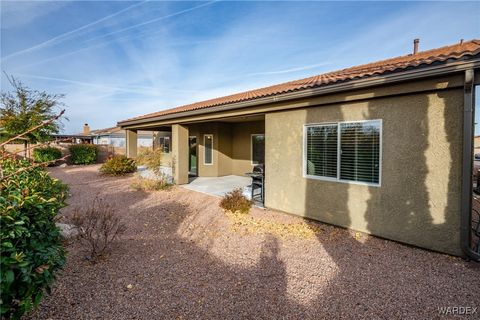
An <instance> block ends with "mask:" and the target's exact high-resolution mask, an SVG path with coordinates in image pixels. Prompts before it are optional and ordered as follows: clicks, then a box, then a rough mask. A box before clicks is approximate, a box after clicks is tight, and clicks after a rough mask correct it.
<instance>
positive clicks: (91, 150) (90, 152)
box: [68, 144, 98, 164]
mask: <svg viewBox="0 0 480 320" xmlns="http://www.w3.org/2000/svg"><path fill="white" fill-rule="evenodd" d="M68 150H69V151H70V161H71V162H72V163H73V164H91V163H95V162H96V161H97V154H98V149H97V147H96V146H94V145H93V144H74V145H72V146H70V147H69V148H68Z"/></svg>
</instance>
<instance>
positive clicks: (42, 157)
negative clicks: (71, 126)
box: [33, 146, 62, 163]
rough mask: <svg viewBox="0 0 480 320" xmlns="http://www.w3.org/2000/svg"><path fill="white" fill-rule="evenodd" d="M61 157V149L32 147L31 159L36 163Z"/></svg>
mask: <svg viewBox="0 0 480 320" xmlns="http://www.w3.org/2000/svg"><path fill="white" fill-rule="evenodd" d="M61 157H62V151H61V150H60V149H58V148H55V147H50V146H46V147H41V148H37V149H33V160H34V161H35V162H37V163H41V162H50V161H53V160H57V159H60V158H61Z"/></svg>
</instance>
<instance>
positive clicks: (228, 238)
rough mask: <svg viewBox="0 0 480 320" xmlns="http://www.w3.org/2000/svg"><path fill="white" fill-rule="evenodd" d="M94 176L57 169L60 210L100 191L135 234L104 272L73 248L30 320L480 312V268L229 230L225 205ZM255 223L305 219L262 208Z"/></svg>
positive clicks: (371, 241)
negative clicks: (63, 200) (63, 196)
mask: <svg viewBox="0 0 480 320" xmlns="http://www.w3.org/2000/svg"><path fill="white" fill-rule="evenodd" d="M97 170H98V166H88V167H67V168H63V169H62V168H53V169H52V170H51V171H52V175H54V176H55V177H57V178H59V179H61V180H63V181H64V182H66V183H68V184H69V185H70V190H71V193H72V196H71V198H70V199H69V203H70V206H69V207H67V208H65V210H64V214H66V215H68V214H69V213H70V212H71V211H72V210H73V209H74V208H75V207H77V206H82V205H85V204H86V203H90V202H91V201H92V199H93V198H94V197H95V196H97V195H98V196H100V197H103V198H104V199H108V201H109V202H110V203H112V205H113V206H114V207H115V208H116V210H117V213H118V214H119V215H121V216H122V217H123V219H125V222H126V223H127V225H128V230H127V232H126V233H125V234H124V235H123V237H122V239H121V241H119V242H118V244H117V246H116V248H115V250H114V251H113V252H112V254H111V255H110V256H109V257H108V259H107V260H106V261H103V262H101V263H99V264H96V265H91V264H89V263H88V262H87V261H86V260H85V259H84V253H83V252H82V251H81V249H80V247H79V246H78V245H77V244H72V245H70V246H69V248H68V250H69V256H68V263H67V265H66V268H65V270H64V271H63V272H62V273H61V275H59V277H58V281H57V282H56V284H55V286H54V289H53V292H52V295H51V296H48V297H46V298H45V299H44V301H43V302H42V304H41V306H40V308H39V310H38V311H36V312H35V313H34V314H32V315H31V316H30V318H31V319H116V320H120V319H149V320H150V319H164V318H168V319H172V318H178V319H229V318H235V319H243V318H250V319H252V318H260V319H279V318H284V319H400V318H403V319H424V318H425V319H432V318H441V317H440V316H439V313H438V308H439V307H455V306H464V307H467V306H470V307H480V267H479V265H478V264H474V263H466V262H464V261H462V260H461V259H457V258H453V257H450V256H447V255H442V254H437V253H432V252H428V251H424V250H421V249H415V248H411V247H408V246H404V245H401V244H398V243H395V242H391V241H386V240H382V239H378V238H374V237H368V236H360V237H355V236H354V234H353V233H352V232H349V231H346V230H343V229H340V228H334V227H331V226H326V225H322V224H318V226H319V228H320V232H319V233H318V234H316V236H315V237H314V238H311V239H305V238H302V237H286V238H285V237H283V238H280V237H278V236H276V235H272V234H257V233H246V232H240V231H233V230H232V228H231V220H229V218H228V217H226V216H225V214H224V213H223V212H222V211H221V210H220V209H219V208H218V201H219V199H217V198H214V197H210V196H207V195H204V194H199V193H195V192H192V191H188V190H185V189H182V188H174V189H173V190H171V191H168V192H166V191H163V192H152V193H145V192H138V191H134V190H132V189H130V188H129V181H130V179H131V178H128V177H127V178H106V177H102V176H100V175H98V173H97ZM253 216H254V217H256V218H258V219H266V220H268V221H275V222H279V223H280V222H284V223H295V222H299V221H301V219H299V218H296V217H292V216H288V215H285V214H280V213H274V212H270V211H262V210H259V209H255V210H254V212H253ZM129 284H131V285H132V288H131V289H128V288H127V286H128V285H129ZM479 317H480V311H477V314H476V318H477V319H478V318H479ZM474 318H475V316H474V317H471V319H474Z"/></svg>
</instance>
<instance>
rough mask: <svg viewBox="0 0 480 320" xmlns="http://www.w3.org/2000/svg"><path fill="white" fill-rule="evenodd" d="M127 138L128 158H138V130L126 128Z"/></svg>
mask: <svg viewBox="0 0 480 320" xmlns="http://www.w3.org/2000/svg"><path fill="white" fill-rule="evenodd" d="M125 138H126V146H125V147H126V150H125V152H126V155H127V158H136V157H137V130H131V129H126V130H125Z"/></svg>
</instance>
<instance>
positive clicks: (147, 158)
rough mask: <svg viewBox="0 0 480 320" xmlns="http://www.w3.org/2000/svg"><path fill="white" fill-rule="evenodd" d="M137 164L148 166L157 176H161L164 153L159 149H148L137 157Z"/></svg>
mask: <svg viewBox="0 0 480 320" xmlns="http://www.w3.org/2000/svg"><path fill="white" fill-rule="evenodd" d="M136 161H137V163H138V164H140V165H144V166H146V167H147V168H148V169H150V170H152V171H153V173H155V174H156V175H159V174H160V166H161V165H162V151H161V150H160V149H159V148H157V149H153V150H152V149H147V150H144V151H143V152H142V153H141V154H139V155H138V156H137V159H136Z"/></svg>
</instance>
